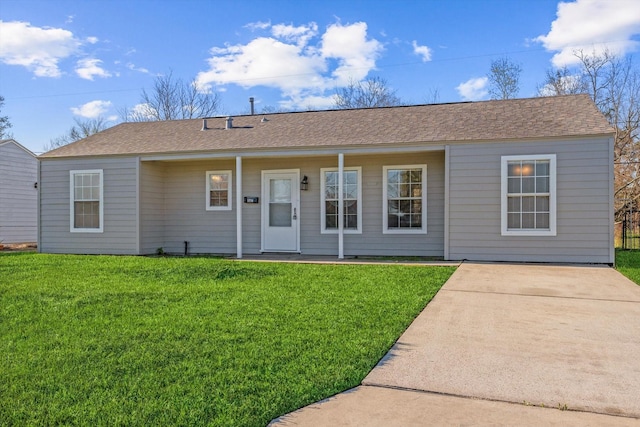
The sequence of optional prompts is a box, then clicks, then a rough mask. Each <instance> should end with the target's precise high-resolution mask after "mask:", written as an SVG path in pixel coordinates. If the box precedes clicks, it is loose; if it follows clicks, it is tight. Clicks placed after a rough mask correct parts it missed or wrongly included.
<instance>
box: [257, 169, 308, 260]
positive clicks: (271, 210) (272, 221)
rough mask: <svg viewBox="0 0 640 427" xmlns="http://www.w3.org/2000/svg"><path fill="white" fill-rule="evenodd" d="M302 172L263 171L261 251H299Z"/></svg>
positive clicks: (296, 170)
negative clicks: (300, 183)
mask: <svg viewBox="0 0 640 427" xmlns="http://www.w3.org/2000/svg"><path fill="white" fill-rule="evenodd" d="M299 181H300V171H299V170H298V169H295V170H283V171H262V201H263V202H262V252H299V251H300V221H299V220H298V218H299V215H300V185H299Z"/></svg>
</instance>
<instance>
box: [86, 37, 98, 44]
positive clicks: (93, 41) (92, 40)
mask: <svg viewBox="0 0 640 427" xmlns="http://www.w3.org/2000/svg"><path fill="white" fill-rule="evenodd" d="M86 40H87V43H89V44H96V43H98V41H99V40H98V38H97V37H87V39H86Z"/></svg>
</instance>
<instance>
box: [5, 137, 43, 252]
mask: <svg viewBox="0 0 640 427" xmlns="http://www.w3.org/2000/svg"><path fill="white" fill-rule="evenodd" d="M36 181H38V160H37V159H36V158H35V157H34V156H33V155H31V154H30V153H28V152H27V151H25V150H23V149H22V148H21V147H19V146H17V145H16V144H15V143H13V142H11V141H9V142H5V143H4V144H2V145H0V242H2V243H23V242H35V241H37V238H38V211H37V208H38V190H37V189H36V188H34V184H35V182H36Z"/></svg>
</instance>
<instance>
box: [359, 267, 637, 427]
mask: <svg viewBox="0 0 640 427" xmlns="http://www.w3.org/2000/svg"><path fill="white" fill-rule="evenodd" d="M639 331H640V286H638V285H635V284H634V283H632V282H630V281H629V280H627V279H626V278H625V277H624V276H622V275H621V274H619V273H618V272H616V271H615V270H613V269H611V268H608V267H590V266H587V267H581V266H551V265H524V264H520V265H518V264H479V263H464V264H462V265H461V266H460V267H459V268H458V269H457V271H456V272H455V273H454V274H453V276H452V277H451V278H450V279H449V281H448V282H447V283H446V284H445V286H444V287H443V288H442V289H441V291H440V292H439V293H438V294H437V295H436V297H435V298H434V299H433V300H432V301H431V303H430V304H429V305H428V306H427V308H426V309H425V310H424V311H423V312H422V313H421V314H420V315H419V316H418V318H416V320H415V321H414V322H413V323H412V324H411V326H410V327H409V328H408V329H407V331H406V332H405V333H404V334H403V335H402V336H401V337H400V339H399V340H398V342H397V343H396V344H395V345H394V346H393V348H392V349H391V350H390V351H389V353H388V354H387V355H386V356H385V357H384V358H383V360H381V362H380V363H379V364H378V366H377V367H376V368H375V369H373V371H371V373H370V374H369V375H368V376H367V377H366V378H365V380H364V381H363V385H365V386H372V387H373V386H379V387H387V388H388V387H391V388H400V389H410V390H420V391H425V392H434V393H444V394H448V395H454V396H462V397H470V398H474V399H486V400H496V401H503V402H513V403H518V404H523V403H524V404H528V405H535V406H541V405H544V406H545V407H554V408H558V407H561V408H568V409H570V410H577V411H586V412H593V413H600V414H608V415H620V416H627V417H635V418H640V398H639V396H640V335H639ZM382 400H383V399H379V400H377V404H382ZM520 407H521V409H522V410H523V411H524V410H525V409H526V408H528V407H527V406H524V405H520ZM557 413H558V414H560V413H561V411H557ZM559 416H560V415H559ZM503 424H510V423H508V422H503Z"/></svg>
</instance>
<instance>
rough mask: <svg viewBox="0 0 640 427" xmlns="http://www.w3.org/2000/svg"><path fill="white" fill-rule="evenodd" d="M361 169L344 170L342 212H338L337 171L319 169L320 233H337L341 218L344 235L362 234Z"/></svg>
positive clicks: (335, 169)
mask: <svg viewBox="0 0 640 427" xmlns="http://www.w3.org/2000/svg"><path fill="white" fill-rule="evenodd" d="M361 175H362V168H360V167H349V168H344V170H343V174H342V179H343V190H342V194H343V212H342V215H340V213H339V210H338V195H339V194H340V193H339V190H338V184H339V182H340V181H339V180H338V169H337V168H323V169H320V176H321V189H320V197H321V200H320V206H321V211H322V212H321V218H322V219H321V230H320V232H321V233H337V232H338V224H339V223H338V221H340V217H341V216H342V221H343V227H344V228H343V230H344V232H345V233H361V232H362V188H361V181H362V177H361Z"/></svg>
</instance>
